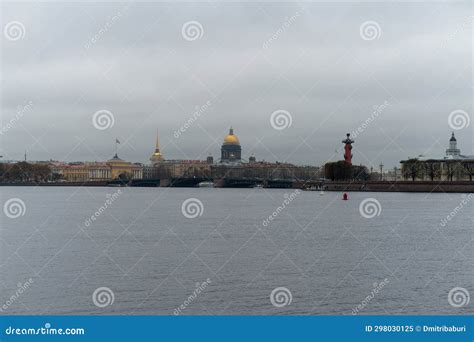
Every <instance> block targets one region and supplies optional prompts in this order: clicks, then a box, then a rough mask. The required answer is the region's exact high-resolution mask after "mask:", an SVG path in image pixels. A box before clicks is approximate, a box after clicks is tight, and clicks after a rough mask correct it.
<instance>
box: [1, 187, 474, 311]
mask: <svg viewBox="0 0 474 342" xmlns="http://www.w3.org/2000/svg"><path fill="white" fill-rule="evenodd" d="M0 191H1V194H2V204H3V206H4V210H3V213H2V224H1V230H0V251H1V255H0V257H1V260H0V261H1V262H0V264H1V267H0V289H1V296H0V309H1V311H2V312H1V313H2V314H81V315H82V314H84V315H89V314H93V315H110V314H112V315H114V314H132V315H173V314H181V315H197V314H200V315H223V314H226V315H227V314H228V315H244V314H245V315H263V314H266V315H267V314H268V315H300V314H303V315H306V314H310V315H329V314H335V315H351V314H356V313H357V314H364V315H366V314H428V315H429V314H472V313H474V309H473V303H472V301H473V300H470V302H469V303H467V295H470V296H471V297H472V295H473V294H474V289H473V279H474V274H473V273H474V272H473V263H472V260H473V252H472V251H473V218H474V215H473V214H474V210H473V204H474V199H472V197H469V196H466V195H463V194H424V193H368V192H367V193H362V192H359V193H349V200H348V201H342V200H341V197H342V194H341V193H338V192H326V193H325V194H324V195H320V193H319V192H304V191H295V190H292V189H286V190H276V189H275V190H274V189H271V190H265V189H212V188H196V189H194V188H193V189H191V188H112V187H109V188H105V187H104V188H100V187H96V188H95V187H91V188H87V187H77V188H75V187H2V188H0ZM364 201H365V202H364ZM361 203H366V204H367V205H362V207H361ZM17 216H18V217H17ZM447 216H450V218H449V220H447V219H446V217H447ZM270 217H271V218H270ZM456 288H462V289H463V290H461V292H460V293H459V290H458V289H456ZM453 289H454V290H453ZM451 290H453V291H451ZM464 290H465V291H464ZM450 291H451V295H449V293H450ZM272 293H273V295H272ZM456 294H457V295H456ZM453 300H454V301H455V302H454V306H453V305H451V304H453ZM456 301H457V302H456ZM459 303H460V304H462V306H461V307H456V304H459Z"/></svg>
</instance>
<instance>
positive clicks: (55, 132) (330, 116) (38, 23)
mask: <svg viewBox="0 0 474 342" xmlns="http://www.w3.org/2000/svg"><path fill="white" fill-rule="evenodd" d="M473 15H474V13H473V11H472V2H471V1H466V2H446V3H443V2H440V3H413V4H409V3H390V2H389V3H352V4H343V3H339V4H336V3H310V2H303V3H285V2H282V3H272V4H269V3H259V4H253V3H239V2H232V3H204V2H201V3H197V2H196V3H193V2H191V3H181V4H173V3H150V2H139V3H128V4H127V3H117V2H114V3H82V4H79V3H69V4H64V3H60V2H48V3H13V2H11V3H3V4H2V8H1V27H2V34H3V35H2V39H1V43H2V46H1V50H2V58H1V67H2V71H1V77H2V85H1V91H2V99H1V109H2V132H1V133H2V134H1V139H2V150H1V154H2V155H3V159H22V158H23V154H24V151H25V150H27V151H28V159H32V160H47V159H55V160H65V161H76V160H105V159H108V158H110V157H112V155H113V154H114V142H115V139H116V138H118V139H119V140H120V142H121V144H120V145H119V156H120V157H122V158H123V159H126V160H129V161H134V162H135V161H137V162H147V161H148V158H149V156H150V154H151V153H152V152H153V149H154V143H155V136H156V130H157V129H158V130H159V133H160V141H161V150H162V152H163V154H164V156H165V158H168V159H181V158H186V159H188V158H189V159H198V158H199V159H203V158H205V157H206V156H207V155H209V154H210V155H213V156H214V157H215V158H219V156H220V144H221V143H222V140H223V138H224V136H225V135H226V134H227V132H228V129H229V126H231V125H232V126H233V127H234V130H235V133H236V134H237V135H238V137H239V139H240V142H241V144H242V155H243V157H244V158H245V159H248V157H249V156H250V155H252V154H253V155H255V156H256V157H257V159H259V160H261V159H265V160H268V161H275V160H279V161H289V162H292V163H295V164H313V165H320V164H322V163H324V162H325V161H327V160H339V159H342V153H343V149H342V147H343V145H342V143H341V140H342V139H344V138H345V133H346V132H355V131H357V130H358V127H360V128H362V129H361V130H359V132H358V133H357V136H356V137H355V140H356V142H355V144H354V149H353V153H354V163H356V164H360V163H362V164H364V165H367V166H371V165H378V164H379V163H380V162H383V163H384V164H385V165H386V167H390V168H391V167H393V166H395V165H398V162H399V161H400V160H401V159H405V158H407V157H409V156H410V157H414V156H418V155H420V154H423V155H425V156H433V157H442V156H444V153H445V149H446V148H447V144H448V140H449V137H450V134H451V131H452V130H453V129H452V127H451V126H453V125H454V126H455V128H458V129H457V130H455V134H456V136H457V138H458V145H459V147H460V148H461V151H462V152H463V153H464V154H473V146H474V142H473V135H474V134H473V132H474V122H473V121H474V120H473V116H472V113H473V106H472V99H473V87H472V60H473V59H472V43H473V40H472V33H473V32H472V31H473V29H472V25H473V17H472V16H473ZM12 22H13V23H12ZM16 22H17V23H16ZM189 22H193V23H191V24H190V25H191V27H190V29H189V30H186V29H184V30H183V25H184V26H185V27H186V25H185V23H189ZM15 26H16V27H15ZM201 28H202V29H201ZM15 29H18V30H16V31H15ZM193 29H194V30H193ZM202 106H204V108H203V109H202V110H201V111H200V112H199V115H195V114H193V113H194V112H195V111H196V108H200V107H202ZM380 106H382V107H380ZM374 107H375V108H377V107H378V111H377V112H376V114H374ZM101 110H106V111H109V112H110V113H111V114H112V116H113V125H111V126H110V127H108V128H106V129H97V128H96V127H95V126H98V127H99V128H104V127H103V126H100V125H98V124H97V122H95V124H96V125H95V126H94V121H93V118H94V113H96V112H98V111H101ZM275 111H279V112H277V113H276V114H275V115H276V116H279V115H280V114H282V113H283V114H282V115H283V116H286V118H290V119H291V120H290V121H291V125H288V122H289V121H287V122H284V121H278V122H276V121H274V122H273V125H272V122H271V116H272V113H273V112H275ZM282 111H286V112H282ZM453 111H456V112H455V113H454V114H453V115H452V116H451V118H453V116H454V117H457V121H456V123H454V124H453V123H451V125H450V122H449V116H450V113H452V112H453ZM103 113H104V112H100V113H99V114H98V115H99V116H100V115H102V114H103ZM466 113H467V117H466ZM106 115H109V114H106ZM275 115H274V116H275ZM96 117H97V116H96ZM191 118H194V119H195V120H194V119H192V120H191V121H192V122H191V123H190V125H189V127H186V128H185V127H184V126H183V125H184V124H185V123H186V122H187V121H188V120H189V119H191ZM466 119H467V120H470V125H469V126H467V123H466ZM366 120H369V121H370V122H369V123H368V124H367V125H365V124H364V122H366ZM459 120H460V121H459ZM463 120H464V124H463ZM102 123H103V122H102ZM279 124H283V126H278V125H279ZM363 124H364V125H363ZM456 125H457V126H456ZM106 126H107V124H106ZM274 126H275V127H277V128H279V129H275V128H274ZM286 126H288V127H286ZM465 126H466V127H465ZM180 127H182V128H183V129H182V131H181V132H179V134H176V133H175V132H177V131H178V130H179V129H180ZM281 128H282V129H281ZM459 128H460V129H459Z"/></svg>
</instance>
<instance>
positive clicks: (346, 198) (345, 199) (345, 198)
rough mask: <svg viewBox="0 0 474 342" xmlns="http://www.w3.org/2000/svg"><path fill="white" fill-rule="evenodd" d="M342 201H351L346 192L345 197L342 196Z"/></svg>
mask: <svg viewBox="0 0 474 342" xmlns="http://www.w3.org/2000/svg"><path fill="white" fill-rule="evenodd" d="M342 199H343V200H344V201H347V200H348V199H349V196H347V192H345V193H344V194H343V195H342Z"/></svg>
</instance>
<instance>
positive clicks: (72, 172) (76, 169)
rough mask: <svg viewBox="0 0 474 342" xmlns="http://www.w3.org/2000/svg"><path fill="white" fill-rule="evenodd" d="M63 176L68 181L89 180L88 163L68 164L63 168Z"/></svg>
mask: <svg viewBox="0 0 474 342" xmlns="http://www.w3.org/2000/svg"><path fill="white" fill-rule="evenodd" d="M61 170H62V172H61V174H62V178H63V179H64V180H66V181H68V182H87V181H88V180H89V169H88V167H87V165H86V164H82V163H80V164H79V163H78V164H67V165H64V167H62V168H61Z"/></svg>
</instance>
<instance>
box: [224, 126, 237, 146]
mask: <svg viewBox="0 0 474 342" xmlns="http://www.w3.org/2000/svg"><path fill="white" fill-rule="evenodd" d="M224 144H232V145H240V141H239V138H237V136H236V135H234V130H233V129H232V127H231V128H230V129H229V134H227V135H226V136H225V138H224Z"/></svg>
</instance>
